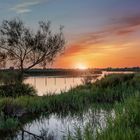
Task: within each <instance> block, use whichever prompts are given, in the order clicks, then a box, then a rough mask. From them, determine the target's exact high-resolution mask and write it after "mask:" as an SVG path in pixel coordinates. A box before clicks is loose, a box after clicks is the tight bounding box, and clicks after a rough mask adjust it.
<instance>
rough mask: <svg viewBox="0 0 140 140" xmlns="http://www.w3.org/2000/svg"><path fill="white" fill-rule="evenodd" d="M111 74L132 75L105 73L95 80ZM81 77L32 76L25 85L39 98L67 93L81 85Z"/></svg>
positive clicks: (26, 80)
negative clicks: (34, 90) (32, 88)
mask: <svg viewBox="0 0 140 140" xmlns="http://www.w3.org/2000/svg"><path fill="white" fill-rule="evenodd" d="M112 73H116V74H117V73H123V74H125V73H132V72H121V71H120V72H105V71H103V73H102V74H101V75H99V77H98V78H94V80H93V81H96V79H101V78H102V77H104V76H105V75H108V74H112ZM82 79H83V77H51V76H49V77H48V76H34V77H28V78H27V79H25V81H24V82H25V83H28V84H30V85H32V86H33V87H34V88H35V89H36V90H37V94H38V95H39V96H42V95H45V94H59V93H61V91H68V90H69V89H70V88H74V87H76V86H78V85H81V84H82Z"/></svg>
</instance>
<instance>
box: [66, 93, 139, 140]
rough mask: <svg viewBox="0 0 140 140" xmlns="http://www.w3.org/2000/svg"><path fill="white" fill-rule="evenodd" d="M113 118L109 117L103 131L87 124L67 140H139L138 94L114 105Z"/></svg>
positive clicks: (77, 129) (76, 130)
mask: <svg viewBox="0 0 140 140" xmlns="http://www.w3.org/2000/svg"><path fill="white" fill-rule="evenodd" d="M114 109H115V114H116V116H115V118H114V117H112V116H110V117H109V118H108V121H107V127H106V128H105V129H100V130H96V133H95V132H93V130H94V129H95V128H94V127H93V126H92V125H90V123H88V124H87V125H86V126H85V127H84V130H83V131H82V130H81V129H80V128H76V129H75V133H74V134H72V133H70V132H69V134H68V136H67V139H68V140H139V139H140V93H136V94H135V95H133V96H132V97H131V98H128V99H126V100H125V102H124V103H118V104H116V105H115V108H114Z"/></svg>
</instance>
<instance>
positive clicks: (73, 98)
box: [0, 74, 140, 135]
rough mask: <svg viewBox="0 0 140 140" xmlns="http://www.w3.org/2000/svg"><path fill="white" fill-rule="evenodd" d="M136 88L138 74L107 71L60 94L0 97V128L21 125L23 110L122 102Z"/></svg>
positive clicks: (65, 109) (139, 87) (138, 86)
mask: <svg viewBox="0 0 140 140" xmlns="http://www.w3.org/2000/svg"><path fill="white" fill-rule="evenodd" d="M139 91H140V75H138V74H128V75H121V74H117V75H109V76H107V77H105V78H103V79H101V80H100V81H97V82H96V83H95V84H87V85H84V86H78V87H76V88H74V89H71V90H69V91H68V92H66V93H61V94H60V95H51V96H43V97H38V96H34V97H31V96H21V97H17V98H0V110H1V118H0V119H1V120H2V121H1V122H2V123H1V124H2V125H0V131H7V130H10V131H11V130H14V129H17V126H19V127H20V118H21V117H23V115H25V114H28V115H33V114H41V113H47V114H49V113H52V112H53V113H54V112H62V113H65V112H72V111H75V112H76V111H80V110H83V109H84V108H85V107H87V108H88V107H89V106H90V105H92V104H93V103H96V104H116V103H123V102H125V101H126V100H127V99H129V97H132V96H133V95H134V93H136V92H137V93H139ZM5 116H6V117H5ZM11 124H12V125H11ZM5 126H6V127H5ZM108 131H109V130H108ZM104 135H105V134H104Z"/></svg>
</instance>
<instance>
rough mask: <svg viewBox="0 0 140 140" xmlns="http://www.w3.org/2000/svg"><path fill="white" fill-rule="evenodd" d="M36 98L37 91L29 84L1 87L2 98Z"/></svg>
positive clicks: (0, 95) (0, 94)
mask: <svg viewBox="0 0 140 140" xmlns="http://www.w3.org/2000/svg"><path fill="white" fill-rule="evenodd" d="M26 95H28V96H34V95H36V91H35V89H34V88H33V87H32V86H30V85H29V84H23V83H18V84H12V85H2V86H0V97H19V96H26Z"/></svg>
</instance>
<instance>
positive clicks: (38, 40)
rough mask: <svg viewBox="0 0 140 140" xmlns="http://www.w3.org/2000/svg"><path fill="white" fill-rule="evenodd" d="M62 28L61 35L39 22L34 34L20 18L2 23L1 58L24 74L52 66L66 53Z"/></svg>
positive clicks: (0, 34) (46, 24) (0, 31)
mask: <svg viewBox="0 0 140 140" xmlns="http://www.w3.org/2000/svg"><path fill="white" fill-rule="evenodd" d="M64 44H65V40H64V36H63V32H62V27H60V31H59V32H58V33H53V32H52V31H51V29H50V22H44V21H40V22H39V26H38V28H37V29H35V31H33V30H31V29H30V28H29V27H28V26H25V24H24V23H23V21H22V20H21V19H19V18H15V19H12V20H3V22H2V25H1V26H0V58H1V61H5V60H6V62H8V63H10V64H11V65H12V66H14V67H16V68H18V69H19V70H20V72H21V73H23V72H24V71H26V70H29V69H31V68H33V67H34V66H36V65H41V66H42V65H43V66H44V64H45V65H46V64H49V63H51V62H53V60H54V58H55V57H56V56H57V55H58V54H59V53H60V52H61V51H63V50H64Z"/></svg>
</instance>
